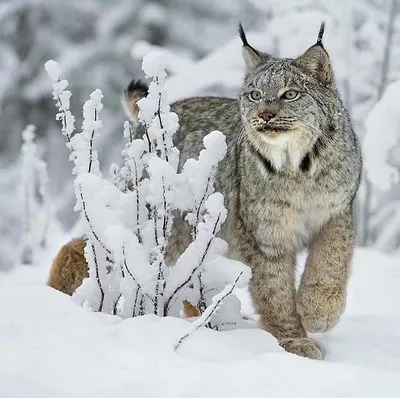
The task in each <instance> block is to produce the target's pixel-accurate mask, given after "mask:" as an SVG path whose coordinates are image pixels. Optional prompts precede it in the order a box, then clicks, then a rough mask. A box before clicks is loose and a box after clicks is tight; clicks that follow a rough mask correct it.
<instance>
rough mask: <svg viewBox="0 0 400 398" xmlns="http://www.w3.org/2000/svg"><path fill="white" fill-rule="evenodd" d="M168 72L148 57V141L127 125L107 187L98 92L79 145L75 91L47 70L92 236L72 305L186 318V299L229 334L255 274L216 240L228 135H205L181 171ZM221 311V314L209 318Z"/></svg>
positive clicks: (143, 105) (144, 108)
mask: <svg viewBox="0 0 400 398" xmlns="http://www.w3.org/2000/svg"><path fill="white" fill-rule="evenodd" d="M165 68H166V61H165V56H164V54H162V53H151V54H149V55H147V56H146V57H145V58H144V59H143V70H144V72H145V74H146V76H147V78H149V79H151V82H150V86H149V93H148V96H147V97H146V98H143V99H142V100H140V101H139V103H138V105H139V108H140V111H139V119H140V122H141V124H142V126H143V131H144V135H143V137H142V138H136V137H135V136H134V133H133V131H132V127H131V126H130V124H129V122H125V124H124V137H125V138H126V139H127V143H126V145H125V148H124V150H123V152H122V155H123V165H122V166H121V167H120V166H118V165H115V164H113V165H112V166H111V167H110V174H111V178H110V181H109V180H106V179H105V178H104V177H103V176H102V175H101V173H100V172H99V164H98V159H97V152H96V151H95V150H94V147H93V141H94V138H95V135H96V133H97V132H98V130H99V129H100V128H101V121H100V119H99V112H100V110H101V108H102V105H101V98H102V95H101V92H100V90H96V91H95V92H94V93H92V95H91V99H90V100H89V101H87V102H86V104H85V106H84V118H85V120H84V122H83V126H82V132H81V133H75V135H73V136H72V137H71V134H70V133H68V134H66V133H65V132H71V133H72V131H73V118H72V116H71V114H70V113H69V106H68V105H69V98H70V94H69V92H67V94H65V93H66V91H65V89H66V87H67V85H68V83H65V82H66V81H65V80H61V78H60V73H59V67H58V65H57V64H56V63H55V62H54V61H49V62H48V63H47V64H46V69H47V71H48V72H49V74H50V76H51V78H52V80H53V85H54V98H55V99H56V103H57V106H58V109H59V111H60V113H59V114H58V115H57V117H58V118H59V119H61V120H62V121H63V133H64V135H66V137H67V145H68V147H69V148H70V150H71V160H73V161H74V164H75V167H74V173H75V174H76V179H75V193H76V198H77V205H76V208H75V209H76V210H78V211H79V212H80V215H81V219H82V220H83V223H84V225H85V228H86V230H85V235H86V238H87V245H86V252H85V255H86V259H87V261H88V264H89V277H88V278H86V279H85V280H84V282H83V284H82V286H81V287H80V288H78V290H77V291H76V293H75V294H74V297H75V299H76V300H77V301H78V302H80V303H81V304H82V305H84V306H86V307H89V308H90V309H91V310H93V311H102V312H107V313H111V314H118V315H120V316H122V317H132V316H137V315H143V314H149V313H152V314H156V315H159V316H167V315H173V316H180V313H181V309H182V303H183V301H184V300H187V301H189V302H190V303H192V304H193V305H194V306H196V307H197V308H198V309H199V313H200V314H203V315H202V316H201V317H200V320H199V321H198V322H199V324H202V323H203V319H204V317H206V318H207V322H206V324H207V325H208V326H210V327H215V328H221V327H229V326H231V325H234V324H236V323H237V322H238V321H239V320H240V319H241V317H240V302H239V300H238V299H237V298H236V296H234V294H232V291H233V288H234V287H236V286H244V285H245V284H246V283H247V282H248V280H249V279H250V270H249V268H248V267H246V266H245V265H243V264H242V263H239V262H235V261H232V260H228V259H226V258H225V257H224V254H225V253H226V251H227V244H226V242H225V241H223V240H222V239H220V238H217V234H218V232H219V231H220V229H221V225H222V224H223V222H224V221H225V219H226V217H227V210H226V208H225V207H224V198H223V195H222V194H221V193H218V192H214V179H215V173H216V168H217V166H218V163H219V162H220V161H221V160H222V159H223V158H224V156H225V154H226V150H227V146H226V143H225V137H224V135H223V134H222V133H221V132H219V131H213V132H211V133H210V134H208V135H207V136H205V138H204V149H203V150H202V151H201V152H200V154H199V158H198V159H197V160H195V159H188V160H187V162H186V163H185V164H184V165H183V168H182V170H181V171H180V170H178V164H179V151H178V149H177V148H176V147H175V146H174V144H173V135H174V134H175V133H176V131H177V130H178V128H179V121H178V116H177V115H176V114H175V113H173V112H171V111H170V106H169V105H168V102H167V98H166V95H165V92H164V83H165V78H166V76H167V74H166V72H165ZM175 217H184V218H186V220H187V222H188V223H189V225H190V227H191V236H190V238H191V243H190V245H189V246H188V247H187V249H186V250H185V252H184V253H183V254H182V255H181V256H180V257H179V258H178V260H177V261H176V264H174V265H173V266H170V265H171V264H168V265H167V264H166V250H167V247H168V241H169V238H170V236H171V231H172V227H173V221H174V218H175ZM229 284H230V286H231V288H232V289H231V290H232V291H230V293H229V294H227V295H226V297H224V300H223V303H221V302H218V305H217V306H216V305H214V307H213V308H214V309H213V310H212V311H211V310H209V311H208V312H207V311H205V310H206V308H207V307H208V306H209V305H210V304H211V303H212V302H213V298H214V297H215V296H216V295H218V293H220V292H221V291H224V288H225V287H226V285H229ZM218 297H219V296H218ZM221 304H223V305H221ZM217 310H218V314H217V316H213V317H211V315H214V314H216V313H217ZM210 311H211V313H210ZM211 318H212V319H211Z"/></svg>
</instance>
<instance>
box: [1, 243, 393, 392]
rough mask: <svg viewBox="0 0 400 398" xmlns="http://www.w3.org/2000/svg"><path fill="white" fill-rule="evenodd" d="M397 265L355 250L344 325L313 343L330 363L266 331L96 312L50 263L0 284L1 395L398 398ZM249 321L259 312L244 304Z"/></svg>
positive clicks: (22, 270)
mask: <svg viewBox="0 0 400 398" xmlns="http://www.w3.org/2000/svg"><path fill="white" fill-rule="evenodd" d="M399 263H400V262H399V258H398V257H397V258H396V257H390V256H388V255H385V254H381V253H378V252H374V251H370V250H361V249H358V250H357V253H356V257H355V261H354V268H353V273H352V279H351V283H350V288H349V301H348V306H347V310H346V313H345V315H344V316H343V318H342V320H341V322H340V324H339V325H338V326H337V328H336V329H335V330H334V331H332V332H331V333H328V334H326V335H316V336H315V337H316V338H317V339H318V340H319V341H321V342H322V343H323V344H324V346H325V348H326V351H327V355H326V359H325V360H324V361H313V360H309V359H305V358H300V357H297V356H295V355H292V354H288V353H285V352H284V351H283V349H282V348H280V347H279V345H278V344H277V342H276V340H275V339H274V338H273V337H272V336H271V335H269V334H268V333H266V332H264V331H262V330H260V329H256V328H248V329H242V330H234V331H230V332H215V331H211V330H208V329H201V330H199V331H197V332H196V333H195V334H193V335H192V336H191V337H190V338H189V339H187V340H186V342H185V343H184V344H183V345H182V346H181V348H180V349H179V350H178V352H174V350H173V346H174V344H175V343H176V341H177V340H178V339H179V338H180V337H181V336H182V335H183V334H185V332H187V331H188V330H190V326H191V325H190V323H188V322H187V321H185V320H183V319H177V318H157V317H155V316H145V317H137V318H131V319H125V320H122V319H120V318H119V317H116V316H110V315H106V314H101V313H91V312H88V311H87V310H85V309H82V308H80V307H78V306H77V304H76V303H75V302H74V301H73V300H72V299H71V298H70V297H69V296H66V295H64V294H62V293H60V292H58V291H55V290H53V289H51V288H49V287H47V286H45V282H46V278H47V273H48V269H49V259H45V258H44V259H43V265H42V266H40V267H27V266H21V267H16V268H15V269H14V270H13V271H12V272H11V273H9V274H1V277H0V314H1V315H0V397H1V398H16V397H18V398H22V397H23V398H39V397H40V398H48V397H51V398H54V397H60V398H63V397H73V398H77V397H82V398H92V397H93V398H102V397H116V398H123V397H129V398H132V397H135V398H142V397H143V398H147V397H151V398H154V397H163V398H169V397H171V398H172V397H173V398H178V397H185V398H189V397H195V398H200V397H218V398H222V397H229V398H234V397H253V396H254V397H255V396H261V397H273V398H278V397H279V398H280V397H294V396H296V397H308V398H312V397H316V398H317V397H318V398H322V397H341V398H342V397H351V398H358V397H360V398H367V397H371V398H372V397H373V398H376V397H385V398H388V397H399V396H400V309H399V302H400V264H399ZM241 297H242V299H243V306H244V312H245V313H249V312H251V307H250V304H249V300H248V297H247V296H246V294H245V293H243V294H241Z"/></svg>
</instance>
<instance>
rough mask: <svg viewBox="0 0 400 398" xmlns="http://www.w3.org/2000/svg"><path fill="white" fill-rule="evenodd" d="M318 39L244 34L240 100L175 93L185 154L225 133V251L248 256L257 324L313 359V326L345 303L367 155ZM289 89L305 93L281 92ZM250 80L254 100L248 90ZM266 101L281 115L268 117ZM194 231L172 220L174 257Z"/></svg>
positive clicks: (325, 322)
mask: <svg viewBox="0 0 400 398" xmlns="http://www.w3.org/2000/svg"><path fill="white" fill-rule="evenodd" d="M243 34H244V32H243ZM244 38H245V36H244ZM321 40H322V36H321V37H320V38H319V40H318V42H317V43H316V44H315V45H313V46H311V47H310V48H309V49H308V50H307V51H306V52H305V53H304V54H303V55H301V56H300V57H298V58H296V59H289V58H288V59H281V58H274V57H272V56H270V55H268V54H265V53H262V52H260V51H258V50H255V49H254V48H253V47H251V46H250V45H249V44H248V42H247V39H245V41H244V42H243V43H244V46H243V56H244V60H245V64H246V73H245V77H244V83H243V87H242V89H241V91H240V94H239V99H238V100H237V99H229V98H215V97H204V98H190V99H186V100H183V101H179V102H176V103H174V104H173V105H172V110H173V111H175V112H176V113H177V114H178V115H179V119H180V130H179V132H178V133H177V135H176V137H175V138H176V146H177V147H178V148H179V150H180V152H181V163H182V164H183V163H184V162H185V161H186V159H188V158H189V157H196V156H197V155H198V153H199V151H200V150H201V149H202V147H203V143H202V140H203V137H204V135H206V134H208V133H209V132H210V131H213V130H220V131H222V132H223V133H224V134H225V135H226V139H227V143H228V154H227V157H226V159H225V160H224V161H223V162H222V164H221V165H220V167H219V170H218V175H217V187H216V188H217V190H219V191H221V192H222V193H223V194H224V195H225V204H226V206H227V208H228V219H227V221H226V222H225V224H224V226H223V229H222V232H221V236H222V237H223V238H224V239H226V240H227V242H228V244H229V255H230V256H231V257H232V258H235V259H238V260H241V261H243V262H244V263H246V264H248V265H249V266H250V267H251V268H252V271H253V277H252V279H251V283H250V292H251V296H252V299H253V302H254V306H255V308H256V310H257V312H258V313H259V314H260V316H261V317H260V324H261V326H262V327H263V328H264V329H266V330H267V331H269V332H270V333H272V334H273V335H274V336H275V337H276V338H277V339H278V340H279V342H280V344H281V345H282V346H283V347H284V348H285V349H286V350H287V351H289V352H293V353H296V354H298V355H302V356H306V357H310V358H318V359H321V358H322V357H323V349H322V347H321V345H320V344H319V343H317V342H316V341H314V340H312V339H309V338H307V333H306V331H310V332H325V331H328V330H330V329H331V328H333V327H334V326H335V325H336V323H337V322H338V320H339V317H340V316H341V314H342V313H343V311H344V307H345V302H346V288H347V281H348V277H349V269H350V264H351V259H352V255H353V248H354V227H353V201H354V197H355V195H356V192H357V189H358V186H359V182H360V174H361V167H362V162H361V155H360V148H359V144H358V141H357V138H356V135H355V133H354V131H353V129H352V125H351V121H350V118H349V115H348V113H347V112H346V110H345V108H344V107H343V104H342V102H341V100H340V96H339V93H338V91H337V90H336V87H335V83H334V78H333V72H332V68H331V64H330V60H329V55H328V53H327V52H326V50H325V49H324V47H323V46H322V42H321ZM289 89H292V90H294V92H295V93H299V94H298V97H296V98H295V99H290V100H288V99H284V98H283V97H282V95H283V94H284V93H285V92H286V91H288V90H289ZM255 90H256V91H258V92H259V93H260V94H261V98H260V99H259V100H253V99H251V97H250V93H251V92H252V91H255ZM263 112H264V113H265V112H270V113H271V114H272V115H275V116H274V117H273V118H272V119H271V120H269V121H265V120H264V118H263V117H262V115H263V114H264V113H263ZM260 115H261V116H260ZM188 237H189V234H188V233H187V228H186V227H185V224H184V222H183V221H182V220H176V222H175V225H174V231H173V235H172V237H171V241H170V246H169V256H170V260H171V261H173V260H174V259H175V258H177V256H178V255H179V254H180V253H181V252H182V251H183V250H184V248H185V247H186V246H187V244H188ZM304 249H306V250H307V251H308V258H307V262H306V267H305V271H304V273H303V276H302V278H301V282H300V286H299V288H298V290H297V292H296V290H295V282H294V279H295V276H294V275H295V264H296V255H297V254H298V253H299V252H300V251H302V250H304Z"/></svg>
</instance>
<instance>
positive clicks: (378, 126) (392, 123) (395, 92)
mask: <svg viewBox="0 0 400 398" xmlns="http://www.w3.org/2000/svg"><path fill="white" fill-rule="evenodd" d="M399 89H400V80H398V81H396V82H394V83H392V84H390V85H389V86H388V88H387V89H386V91H385V93H384V95H383V97H382V98H381V99H380V100H379V101H378V102H377V103H376V104H375V105H374V107H373V109H372V110H371V112H370V113H369V115H368V116H367V119H366V121H365V124H366V128H367V133H366V135H365V137H364V141H363V150H364V168H365V171H366V172H367V176H368V178H369V180H370V181H371V182H372V183H373V184H375V185H377V186H378V187H379V188H380V189H382V190H386V189H389V188H390V187H392V186H393V185H397V184H398V183H399V181H400V175H399V171H398V170H397V169H396V168H395V167H393V166H391V165H390V164H388V155H389V151H390V150H391V148H393V147H395V146H396V144H397V142H398V140H399V130H400V116H399V110H398V107H399V104H398V102H397V100H398V98H399Z"/></svg>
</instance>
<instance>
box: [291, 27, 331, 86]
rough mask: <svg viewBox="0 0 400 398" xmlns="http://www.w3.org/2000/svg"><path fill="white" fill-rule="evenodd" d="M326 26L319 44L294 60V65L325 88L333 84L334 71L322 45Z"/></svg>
mask: <svg viewBox="0 0 400 398" xmlns="http://www.w3.org/2000/svg"><path fill="white" fill-rule="evenodd" d="M324 30H325V24H324V23H322V24H321V27H320V30H319V33H318V39H317V42H316V43H315V44H314V45H313V46H311V47H310V48H309V49H308V50H307V51H306V52H305V53H304V54H303V55H301V56H300V57H298V58H296V59H295V60H294V65H295V66H297V67H298V68H300V69H301V70H302V71H303V72H305V73H307V74H308V75H310V76H312V77H314V78H315V79H317V80H318V81H319V82H320V83H322V84H323V85H324V86H329V85H330V84H331V83H333V70H332V66H331V61H330V59H329V54H328V53H327V51H326V50H325V48H324V46H323V44H322V37H323V34H324Z"/></svg>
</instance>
